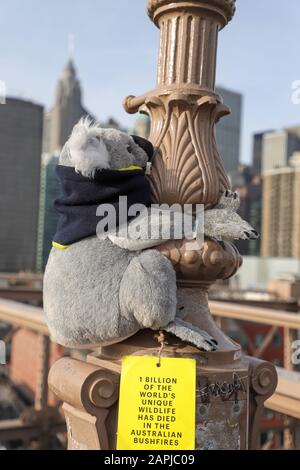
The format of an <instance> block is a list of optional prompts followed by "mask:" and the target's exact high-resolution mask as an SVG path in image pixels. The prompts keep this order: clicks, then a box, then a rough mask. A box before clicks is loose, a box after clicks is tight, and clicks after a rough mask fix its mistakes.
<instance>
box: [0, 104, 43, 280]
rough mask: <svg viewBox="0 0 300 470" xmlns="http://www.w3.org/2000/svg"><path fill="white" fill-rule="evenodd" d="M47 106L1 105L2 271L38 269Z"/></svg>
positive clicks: (0, 192) (0, 255) (0, 266)
mask: <svg viewBox="0 0 300 470" xmlns="http://www.w3.org/2000/svg"><path fill="white" fill-rule="evenodd" d="M42 134H43V107H42V106H40V105H37V104H34V103H31V102H29V101H24V100H20V99H15V98H8V99H7V100H6V104H4V105H0V174H1V184H0V217H1V223H0V271H4V272H5V271H6V272H8V271H10V272H18V271H25V270H28V271H33V270H34V269H35V258H36V245H37V225H38V208H39V190H40V166H41V164H40V161H41V152H42Z"/></svg>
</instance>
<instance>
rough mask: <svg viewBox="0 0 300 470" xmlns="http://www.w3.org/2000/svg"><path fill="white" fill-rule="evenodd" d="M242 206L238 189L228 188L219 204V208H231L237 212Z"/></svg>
mask: <svg viewBox="0 0 300 470" xmlns="http://www.w3.org/2000/svg"><path fill="white" fill-rule="evenodd" d="M239 207H240V195H239V193H237V192H236V191H235V192H233V191H230V190H229V189H227V190H226V191H225V192H224V193H223V194H222V196H221V198H220V201H219V203H218V205H217V208H218V209H231V210H232V211H235V212H237V211H238V209H239Z"/></svg>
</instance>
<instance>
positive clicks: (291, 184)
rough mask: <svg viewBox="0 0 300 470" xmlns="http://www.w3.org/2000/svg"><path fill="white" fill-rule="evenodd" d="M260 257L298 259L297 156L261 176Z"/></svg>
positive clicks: (299, 187)
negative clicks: (262, 181)
mask: <svg viewBox="0 0 300 470" xmlns="http://www.w3.org/2000/svg"><path fill="white" fill-rule="evenodd" d="M261 255H262V256H265V257H293V258H300V155H299V153H296V154H295V155H294V157H293V158H292V159H291V160H290V166H285V167H282V168H277V169H273V170H269V171H267V172H265V174H264V187H263V217H262V243H261Z"/></svg>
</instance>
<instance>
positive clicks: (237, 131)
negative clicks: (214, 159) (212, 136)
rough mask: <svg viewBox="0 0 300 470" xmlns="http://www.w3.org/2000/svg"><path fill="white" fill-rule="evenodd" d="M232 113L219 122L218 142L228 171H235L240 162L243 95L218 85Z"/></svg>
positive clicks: (218, 91) (219, 91)
mask: <svg viewBox="0 0 300 470" xmlns="http://www.w3.org/2000/svg"><path fill="white" fill-rule="evenodd" d="M216 92H217V93H219V94H220V95H221V96H222V97H223V100H224V103H225V104H226V105H227V106H228V107H229V108H230V110H231V114H230V115H229V116H225V117H223V118H222V119H221V120H220V122H219V123H218V124H217V144H218V148H219V151H220V155H221V157H222V161H223V163H224V166H225V169H226V171H227V172H228V173H231V172H232V171H235V170H236V169H237V167H238V165H239V162H240V144H241V122H242V103H243V97H242V95H241V94H240V93H237V92H234V91H231V90H227V89H226V88H221V87H217V88H216Z"/></svg>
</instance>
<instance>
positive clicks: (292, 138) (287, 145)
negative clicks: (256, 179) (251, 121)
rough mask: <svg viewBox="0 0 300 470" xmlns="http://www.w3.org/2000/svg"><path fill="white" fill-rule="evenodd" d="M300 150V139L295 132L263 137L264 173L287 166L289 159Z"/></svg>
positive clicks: (281, 132) (273, 133)
mask: <svg viewBox="0 0 300 470" xmlns="http://www.w3.org/2000/svg"><path fill="white" fill-rule="evenodd" d="M297 150H300V138H299V137H298V135H297V134H296V133H294V132H289V131H287V130H281V131H276V132H269V133H265V134H264V136H263V151H262V172H263V173H266V172H268V171H269V170H273V169H275V168H280V167H284V166H287V164H288V160H289V158H290V157H291V156H292V155H293V153H294V152H296V151H297Z"/></svg>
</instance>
